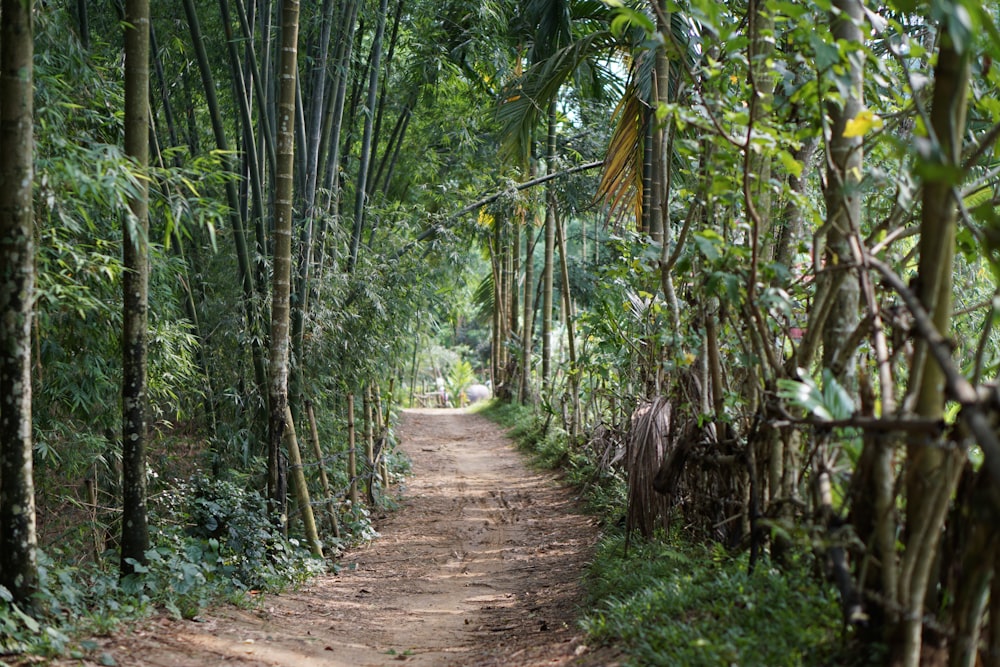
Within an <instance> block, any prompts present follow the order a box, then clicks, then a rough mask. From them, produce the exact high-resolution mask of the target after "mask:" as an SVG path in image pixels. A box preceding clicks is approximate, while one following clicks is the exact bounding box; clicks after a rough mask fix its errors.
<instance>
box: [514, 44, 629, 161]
mask: <svg viewBox="0 0 1000 667" xmlns="http://www.w3.org/2000/svg"><path fill="white" fill-rule="evenodd" d="M617 46H618V42H617V40H616V38H615V37H614V35H612V34H611V32H610V31H608V30H600V31H597V32H595V33H592V34H590V35H587V36H585V37H582V38H580V39H578V40H576V41H575V42H573V43H572V44H570V45H569V46H567V47H565V48H562V49H559V50H558V51H556V52H555V53H553V54H552V55H551V56H550V57H548V58H546V59H545V60H542V61H540V62H537V63H535V64H534V65H533V66H532V67H530V68H529V69H528V70H527V71H526V72H525V73H524V75H523V76H522V77H521V78H520V79H519V80H518V81H517V82H515V83H514V84H513V85H512V86H510V87H509V88H508V90H507V92H506V94H505V95H504V99H503V101H502V102H501V103H500V106H499V108H498V109H497V119H498V120H499V122H500V124H501V128H502V129H501V136H502V143H501V152H502V153H503V155H504V156H505V157H507V158H510V159H513V160H515V161H517V162H519V163H520V164H527V162H528V157H529V155H530V152H531V138H532V131H533V130H534V128H536V127H538V126H539V124H540V123H541V121H542V119H543V118H544V116H545V114H546V112H547V110H548V108H549V105H550V104H551V103H552V102H553V101H554V100H555V99H556V96H557V95H558V94H559V89H560V88H561V87H562V86H563V84H564V83H566V81H567V80H569V78H570V77H571V76H573V74H574V73H575V72H576V71H577V70H578V69H579V68H580V66H581V64H582V63H583V62H585V61H586V60H587V59H589V58H592V57H593V56H594V55H595V54H598V53H601V52H608V51H610V50H613V49H615V48H617Z"/></svg>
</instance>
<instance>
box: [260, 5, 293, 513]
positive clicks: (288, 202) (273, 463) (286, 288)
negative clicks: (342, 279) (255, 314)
mask: <svg viewBox="0 0 1000 667" xmlns="http://www.w3.org/2000/svg"><path fill="white" fill-rule="evenodd" d="M298 41H299V2H298V0H282V3H281V59H280V63H279V80H280V88H279V95H278V116H277V120H278V125H277V127H278V132H277V138H278V143H277V160H278V161H277V165H276V166H277V169H276V171H275V184H274V271H273V276H272V285H271V339H270V345H271V349H270V365H269V371H270V378H269V381H268V394H269V401H268V403H269V409H270V419H268V448H267V497H268V500H269V501H270V503H271V510H272V512H273V513H274V514H275V515H276V516H277V518H278V520H279V523H280V525H282V526H284V525H285V524H286V523H287V516H286V513H285V498H284V493H283V491H284V489H283V488H282V487H283V486H284V485H283V484H281V479H282V477H283V475H282V472H283V469H284V463H283V456H282V451H281V443H282V440H283V437H284V430H285V428H286V427H288V426H290V425H289V424H287V423H286V418H287V414H288V413H287V412H286V407H287V406H288V356H289V355H288V346H289V335H288V325H289V302H290V294H291V276H292V197H293V194H294V193H293V189H294V177H295V174H294V165H295V97H296V90H295V88H296V74H297V71H298V65H297V62H296V59H297V55H298Z"/></svg>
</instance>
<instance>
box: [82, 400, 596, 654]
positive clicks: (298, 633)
mask: <svg viewBox="0 0 1000 667" xmlns="http://www.w3.org/2000/svg"><path fill="white" fill-rule="evenodd" d="M400 434H401V443H400V446H401V447H402V449H403V450H404V451H405V452H406V453H407V454H408V455H409V457H410V458H411V460H412V463H413V471H412V474H411V475H410V476H409V477H408V478H407V480H406V481H405V482H404V483H403V484H402V485H401V488H400V489H399V496H400V501H399V502H400V507H399V509H398V511H395V512H393V513H391V514H390V515H389V516H388V517H386V518H385V519H384V520H382V521H380V522H379V525H378V530H379V533H380V534H381V537H380V538H379V539H377V540H375V541H374V542H372V543H370V544H367V545H365V546H362V547H359V548H357V549H354V550H353V551H350V552H348V553H347V554H345V555H344V556H343V558H342V559H341V561H340V565H341V567H342V570H341V571H340V572H339V573H338V574H336V575H328V576H324V577H320V578H318V579H316V580H314V581H312V582H311V583H310V584H309V586H307V587H305V588H303V589H301V590H299V591H296V592H294V593H289V594H283V595H277V596H270V597H268V598H266V599H265V600H264V602H263V605H262V606H261V608H260V609H257V610H252V611H250V610H241V609H237V608H232V607H227V608H221V609H216V610H213V611H212V612H211V613H207V614H205V615H204V616H203V617H201V618H200V619H199V621H200V622H194V621H172V620H168V619H156V620H154V621H151V622H148V623H145V624H143V625H142V626H141V627H137V628H135V629H133V631H132V632H131V633H125V634H120V635H118V636H116V637H114V638H112V639H110V640H107V641H106V642H103V644H104V646H103V647H102V650H105V651H108V652H110V653H111V654H112V655H113V656H114V657H115V659H116V660H117V661H118V663H119V664H120V665H134V666H136V667H179V666H181V665H184V666H189V667H201V666H207V665H220V664H224V665H247V666H258V665H290V666H291V665H294V666H296V667H298V666H302V667H311V666H313V665H317V666H318V665H324V666H326V667H340V666H344V667H347V666H350V667H359V666H364V667H380V666H386V665H397V664H400V663H403V664H408V665H416V666H422V667H446V666H456V667H457V666H459V665H461V666H463V667H464V666H471V665H477V666H480V667H492V666H494V665H496V666H499V665H503V666H505V667H534V666H536V665H570V664H574V665H610V664H614V655H615V654H614V653H613V652H611V651H607V650H598V651H593V650H590V649H589V648H588V647H587V646H585V645H584V644H583V643H582V639H583V638H582V632H581V631H580V630H579V628H577V627H576V624H575V620H576V618H577V617H578V616H579V614H580V608H579V604H580V585H579V581H580V578H581V577H582V576H583V574H584V572H585V568H586V564H587V562H588V559H589V557H590V554H591V552H592V548H593V545H594V543H595V541H596V538H597V529H596V528H595V527H594V525H593V521H592V520H591V519H589V518H588V517H587V516H585V515H583V514H581V513H579V511H578V508H577V507H576V504H575V501H574V499H573V497H572V494H571V493H570V492H569V491H568V490H566V489H565V488H562V487H560V486H559V485H558V483H557V481H556V479H555V478H554V477H553V476H552V475H550V474H546V473H540V472H537V471H533V470H531V469H530V468H528V467H527V466H526V465H525V463H524V461H523V459H522V457H521V456H520V455H519V454H518V453H517V452H516V450H515V449H514V447H513V445H512V444H511V443H510V441H509V440H508V439H507V438H506V437H505V436H504V435H503V434H502V433H501V431H500V429H499V428H498V427H497V426H496V425H495V424H493V423H491V422H489V421H487V420H486V419H485V418H483V417H480V416H478V415H475V414H469V413H466V412H464V411H462V410H450V409H422V410H407V411H404V413H403V416H402V423H401V428H400ZM76 664H79V663H76Z"/></svg>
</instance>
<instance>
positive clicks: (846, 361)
mask: <svg viewBox="0 0 1000 667" xmlns="http://www.w3.org/2000/svg"><path fill="white" fill-rule="evenodd" d="M833 4H834V11H833V12H832V13H831V15H830V21H831V22H830V31H831V33H832V35H833V37H834V39H836V40H838V41H840V40H843V41H845V42H846V43H848V44H858V45H859V47H858V49H857V50H854V51H852V53H861V54H863V51H862V50H861V48H860V45H861V44H863V43H864V39H865V36H864V33H863V32H862V25H863V22H864V8H863V6H862V4H861V2H859V0H835V1H834V3H833ZM844 67H845V68H846V70H847V72H846V76H847V77H848V78H849V79H850V87H849V88H848V94H847V95H846V96H845V97H844V100H843V105H842V106H841V104H839V103H838V104H833V103H831V104H829V105H827V113H828V114H829V115H830V121H831V127H830V143H829V146H828V151H829V155H828V157H827V172H826V182H827V185H826V190H825V191H824V192H823V197H824V199H825V200H826V222H825V224H824V226H825V227H826V228H827V232H826V249H825V252H824V258H825V263H826V266H827V268H830V269H833V268H835V267H837V266H843V265H847V264H850V263H851V262H852V261H853V260H852V253H851V251H850V248H849V246H848V239H849V238H850V237H851V235H852V234H854V233H855V232H856V230H857V229H858V228H859V225H860V224H861V193H860V191H859V188H860V183H861V169H862V168H863V166H864V164H863V163H864V152H863V148H862V145H861V140H862V137H845V136H844V129H845V127H846V126H847V121H849V120H852V119H853V118H855V117H856V116H857V115H858V113H859V112H861V111H862V110H863V108H864V99H863V97H862V95H863V89H862V86H863V84H864V63H863V61H862V62H861V63H852V62H851V61H850V60H848V61H847V62H846V63H845V65H844ZM828 279H829V278H824V280H828ZM859 292H860V289H859V283H858V281H857V280H853V279H852V278H851V277H847V278H845V279H844V280H843V281H842V282H841V283H840V286H839V288H838V289H837V290H836V296H835V297H834V300H833V304H832V308H831V311H830V314H829V318H828V320H827V322H826V324H825V326H824V327H823V366H824V367H825V368H830V367H833V366H834V364H835V363H836V365H837V367H838V368H843V371H844V373H843V375H844V377H843V378H838V379H839V380H840V382H841V384H842V385H844V386H845V387H852V386H853V385H854V379H853V378H854V376H855V364H854V362H853V359H854V356H855V354H854V350H842V349H841V347H842V346H843V344H844V342H845V341H847V340H848V339H849V338H850V337H851V333H852V332H853V331H854V329H855V327H857V325H858V301H859Z"/></svg>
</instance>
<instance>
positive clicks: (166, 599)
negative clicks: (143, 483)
mask: <svg viewBox="0 0 1000 667" xmlns="http://www.w3.org/2000/svg"><path fill="white" fill-rule="evenodd" d="M150 532H151V534H150V538H151V539H150V541H151V543H152V544H153V545H154V546H153V547H152V548H151V549H149V550H148V551H147V552H146V559H147V563H146V564H145V565H143V564H140V563H138V562H136V561H130V563H131V564H132V565H133V568H134V570H135V573H134V574H130V575H128V576H126V577H124V578H119V574H118V567H117V565H118V562H117V555H116V553H115V552H114V551H113V550H111V551H108V552H106V553H105V554H104V555H103V557H102V558H101V559H100V561H99V562H94V561H92V560H88V561H82V562H79V554H76V553H73V552H72V551H71V549H72V548H73V547H70V549H64V548H62V547H60V546H50V547H49V549H48V550H47V551H39V590H38V592H37V593H36V595H35V597H34V609H31V610H27V609H20V608H19V607H17V606H16V605H14V603H13V602H12V600H11V595H10V592H9V591H7V590H6V589H5V588H3V587H0V656H3V655H13V654H30V655H40V656H48V657H51V656H57V655H69V656H70V657H74V658H82V657H84V656H85V655H86V653H87V652H88V651H90V650H92V649H93V648H95V647H96V644H95V643H94V642H92V641H87V640H79V639H75V638H79V637H85V636H102V635H107V634H109V633H110V632H112V631H113V630H114V629H115V628H116V627H118V626H119V625H120V624H122V623H127V622H131V621H135V620H138V619H141V618H144V617H146V616H148V615H150V614H152V613H153V612H155V611H160V610H162V611H165V612H166V613H168V614H170V615H171V616H174V617H175V618H193V617H194V616H196V615H197V614H198V613H199V612H200V611H201V610H202V609H204V608H205V607H207V606H208V605H210V604H212V603H216V602H221V601H228V602H231V603H235V604H239V605H252V604H255V600H259V595H258V594H259V593H262V592H278V591H281V590H285V589H287V588H289V587H291V586H295V585H298V584H301V583H303V582H305V581H306V580H307V579H309V578H310V577H312V576H315V575H316V574H319V573H320V572H322V571H324V570H325V569H326V563H325V562H324V561H323V560H320V559H316V558H314V557H312V555H311V554H310V553H309V551H308V549H306V548H305V546H304V545H301V544H299V542H298V541H297V540H295V539H290V538H288V537H286V536H284V535H283V534H282V532H281V531H280V529H279V528H278V527H277V526H276V525H275V523H274V522H273V521H271V520H270V518H269V517H268V514H267V508H266V503H265V502H264V499H263V498H262V497H261V496H260V494H259V493H257V492H256V491H253V490H248V489H247V488H246V486H244V485H242V484H238V483H236V482H232V481H220V480H210V479H208V478H204V477H196V478H195V479H194V480H193V481H191V482H177V483H175V484H173V485H172V486H170V487H169V488H168V489H167V490H165V491H163V492H162V493H159V494H157V495H156V496H155V497H153V498H151V502H150ZM27 612H31V613H30V614H29V613H27ZM0 664H3V663H2V662H0Z"/></svg>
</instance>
